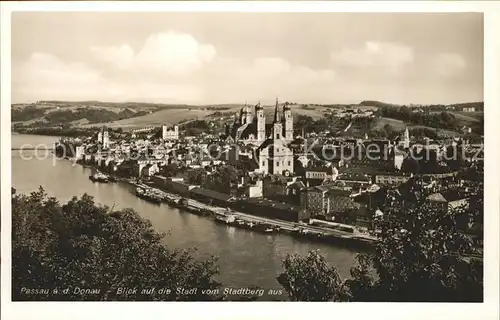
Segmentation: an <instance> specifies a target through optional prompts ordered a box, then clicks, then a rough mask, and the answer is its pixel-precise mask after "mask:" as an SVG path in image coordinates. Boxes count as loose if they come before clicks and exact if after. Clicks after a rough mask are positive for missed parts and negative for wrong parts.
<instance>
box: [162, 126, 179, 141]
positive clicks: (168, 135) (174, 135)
mask: <svg viewBox="0 0 500 320" xmlns="http://www.w3.org/2000/svg"><path fill="white" fill-rule="evenodd" d="M161 137H162V139H163V140H179V126H178V125H174V126H173V127H170V128H169V127H168V126H167V125H165V124H164V125H162V126H161Z"/></svg>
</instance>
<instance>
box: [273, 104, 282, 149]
mask: <svg viewBox="0 0 500 320" xmlns="http://www.w3.org/2000/svg"><path fill="white" fill-rule="evenodd" d="M282 138H283V125H282V124H281V118H280V115H279V103H278V98H276V106H275V107H274V119H273V140H279V139H282Z"/></svg>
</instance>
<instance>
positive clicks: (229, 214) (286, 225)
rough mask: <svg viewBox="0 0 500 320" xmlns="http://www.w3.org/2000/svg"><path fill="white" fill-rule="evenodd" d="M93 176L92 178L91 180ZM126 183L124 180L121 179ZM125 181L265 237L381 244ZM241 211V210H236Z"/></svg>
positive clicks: (148, 196)
mask: <svg viewBox="0 0 500 320" xmlns="http://www.w3.org/2000/svg"><path fill="white" fill-rule="evenodd" d="M91 177H92V178H91ZM89 178H91V179H95V181H102V182H109V181H110V179H109V178H110V176H107V175H105V174H102V173H100V172H99V171H97V172H96V173H94V174H93V175H91V176H90V177H89ZM120 181H122V179H120ZM123 181H125V182H127V183H129V184H132V185H133V186H134V187H135V194H136V196H137V197H139V198H142V199H144V200H146V201H148V202H150V203H152V204H161V203H165V204H167V205H169V206H171V207H175V208H178V209H180V210H182V211H185V212H189V213H192V214H196V215H199V216H204V217H207V218H209V219H212V220H214V222H217V223H220V224H225V225H227V226H232V227H236V228H241V229H247V230H250V231H254V232H258V233H264V234H278V233H283V234H288V235H290V236H292V237H300V238H302V239H307V240H311V241H315V242H316V241H318V242H322V243H331V244H333V245H335V246H345V247H348V248H351V247H352V248H354V247H356V248H360V249H371V248H373V247H374V245H375V244H376V243H377V239H376V238H375V237H373V236H369V235H365V234H360V233H358V232H355V233H353V232H354V227H353V226H349V228H347V227H345V226H342V227H338V226H330V225H326V224H321V223H319V224H318V221H314V219H312V220H311V221H310V223H304V222H300V223H297V222H293V221H286V220H280V219H275V218H268V217H263V216H257V215H254V214H252V213H243V212H240V211H239V210H237V211H236V210H234V209H230V208H229V207H221V206H216V205H214V204H212V203H211V202H209V204H207V203H205V202H206V201H204V202H201V201H200V200H198V199H197V200H195V199H192V198H190V197H188V196H186V195H182V196H181V195H179V194H175V193H171V192H167V191H165V190H164V189H159V188H157V187H156V186H154V185H153V184H151V183H149V182H146V183H147V184H145V183H142V182H141V181H137V180H132V179H124V180H123ZM236 209H237V208H236Z"/></svg>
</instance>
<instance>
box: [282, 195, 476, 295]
mask: <svg viewBox="0 0 500 320" xmlns="http://www.w3.org/2000/svg"><path fill="white" fill-rule="evenodd" d="M481 210H482V208H481ZM464 214H474V213H470V212H467V211H464V210H463V209H459V210H456V211H455V212H443V211H442V210H439V209H437V208H436V207H433V206H432V205H430V204H425V203H422V204H421V205H419V206H416V207H415V208H410V209H407V210H404V211H403V210H402V211H398V212H393V213H391V214H390V215H389V216H388V217H385V219H384V221H382V222H381V230H382V234H381V240H380V242H379V243H378V244H377V246H376V249H375V250H374V252H372V253H363V254H360V255H358V265H357V266H356V267H354V268H352V269H351V278H350V279H347V280H346V281H344V282H343V283H342V282H341V281H332V280H331V279H339V275H338V274H337V272H336V270H335V269H334V268H331V267H329V266H328V265H327V264H326V262H324V259H323V258H321V257H319V256H317V254H316V253H314V255H313V256H311V254H310V255H309V256H308V258H301V257H298V256H288V257H287V258H286V260H285V262H284V269H285V270H284V271H283V273H282V274H280V275H279V276H278V281H279V282H280V283H281V284H282V285H283V286H284V287H285V290H286V291H287V292H288V294H289V296H290V297H291V299H292V300H306V301H307V300H324V299H323V298H322V294H324V293H325V292H326V293H330V294H327V298H328V299H329V300H333V301H345V300H349V301H396V302H466V301H467V302H469V301H470V302H479V301H482V300H483V262H482V259H476V258H469V257H466V256H467V254H468V253H469V252H470V249H471V241H470V239H469V237H468V236H467V235H466V234H465V232H464V228H463V227H462V224H461V223H460V220H462V216H463V215H464ZM312 257H314V258H312ZM318 288H321V289H318ZM344 290H346V292H347V294H346V295H344V294H342V295H339V294H331V293H337V292H343V291H344ZM319 292H321V294H320V293H319Z"/></svg>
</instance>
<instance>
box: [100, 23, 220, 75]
mask: <svg viewBox="0 0 500 320" xmlns="http://www.w3.org/2000/svg"><path fill="white" fill-rule="evenodd" d="M91 51H92V53H93V54H94V56H95V57H96V58H98V59H100V60H101V61H104V62H108V63H111V64H113V65H115V66H116V67H118V68H120V69H125V70H129V71H131V72H134V73H135V74H141V75H144V74H146V75H148V74H149V75H151V74H153V75H155V76H156V75H173V76H186V75H189V74H191V73H193V72H196V71H197V70H199V69H200V68H202V66H203V65H204V64H205V63H208V62H210V61H211V60H212V59H213V58H214V57H215V55H216V53H217V52H216V50H215V47H214V46H213V45H211V44H202V43H200V42H198V41H197V40H196V39H195V38H194V37H193V36H191V35H189V34H184V33H177V32H173V31H169V32H166V33H155V34H152V35H150V36H149V37H148V38H147V39H146V41H145V42H144V45H143V46H142V48H141V49H140V50H139V51H138V52H137V53H136V54H134V51H133V49H132V48H131V47H130V46H128V45H122V46H120V47H93V48H91Z"/></svg>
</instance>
